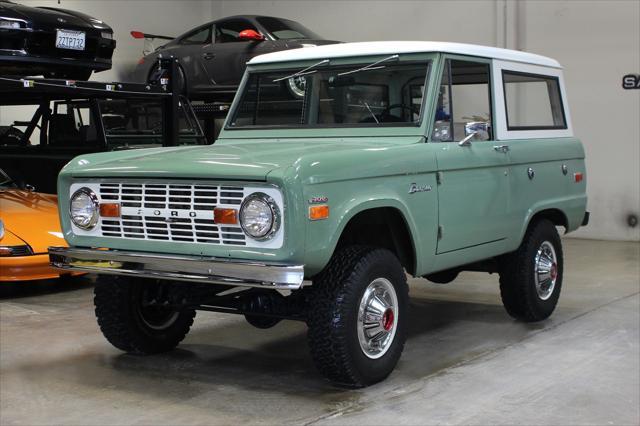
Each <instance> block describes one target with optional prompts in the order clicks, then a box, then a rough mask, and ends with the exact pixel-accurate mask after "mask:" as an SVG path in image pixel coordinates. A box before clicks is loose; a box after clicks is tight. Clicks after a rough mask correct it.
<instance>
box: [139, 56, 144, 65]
mask: <svg viewBox="0 0 640 426" xmlns="http://www.w3.org/2000/svg"><path fill="white" fill-rule="evenodd" d="M142 64H144V56H143V57H142V58H140V59H138V65H142Z"/></svg>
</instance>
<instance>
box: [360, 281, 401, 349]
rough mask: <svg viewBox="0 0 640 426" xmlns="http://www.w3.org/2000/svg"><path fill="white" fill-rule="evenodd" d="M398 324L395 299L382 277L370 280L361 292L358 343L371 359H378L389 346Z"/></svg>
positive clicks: (391, 286) (391, 287)
mask: <svg viewBox="0 0 640 426" xmlns="http://www.w3.org/2000/svg"><path fill="white" fill-rule="evenodd" d="M397 325H398V297H397V296H396V291H395V289H394V288H393V285H392V284H391V282H390V281H389V280H387V279H386V278H377V279H375V280H373V281H372V282H371V283H370V284H369V285H368V286H367V288H366V290H365V291H364V294H363V295H362V298H361V299H360V306H359V309H358V341H359V342H360V348H361V349H362V352H363V353H364V354H365V355H366V356H367V357H368V358H371V359H377V358H380V357H382V356H383V355H384V354H385V353H386V352H387V351H388V350H389V347H391V343H392V342H393V338H394V336H395V334H396V328H397Z"/></svg>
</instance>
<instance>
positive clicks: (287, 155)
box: [64, 140, 371, 181]
mask: <svg viewBox="0 0 640 426" xmlns="http://www.w3.org/2000/svg"><path fill="white" fill-rule="evenodd" d="M367 147H371V144H370V143H366V142H364V141H359V142H354V141H345V140H341V141H339V142H338V141H336V142H331V141H323V142H322V143H318V141H313V142H304V141H299V140H297V141H291V142H289V141H282V140H280V141H273V140H264V141H257V142H246V141H244V142H242V143H231V142H227V143H216V144H214V145H207V146H199V147H181V148H154V149H145V150H132V151H126V152H123V151H120V152H113V151H112V152H109V153H105V154H91V155H87V156H82V157H77V158H75V159H74V160H72V161H71V163H69V164H68V165H67V166H66V167H65V169H64V170H65V171H68V172H70V173H71V175H72V176H83V177H122V178H124V177H127V178H132V177H134V178H135V177H137V176H139V177H143V176H144V177H158V178H164V177H169V176H179V177H181V178H202V177H203V176H206V177H210V178H212V179H224V180H242V181H266V180H267V175H268V174H269V173H270V172H272V171H273V170H275V169H280V168H286V167H288V166H290V165H292V164H294V163H296V162H297V161H298V160H300V159H302V158H303V157H307V156H312V155H320V154H327V153H330V154H331V155H336V153H338V155H340V153H341V152H345V151H348V150H354V149H363V148H367Z"/></svg>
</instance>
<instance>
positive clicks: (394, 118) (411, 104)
mask: <svg viewBox="0 0 640 426" xmlns="http://www.w3.org/2000/svg"><path fill="white" fill-rule="evenodd" d="M387 59H397V57H390V58H386V59H384V60H385V61H386V60H387ZM428 65H429V63H428V62H426V61H425V62H420V63H416V62H412V63H405V64H398V63H397V62H393V61H389V62H382V61H377V62H376V61H372V62H371V63H365V64H358V65H352V66H342V67H331V66H327V65H324V66H323V65H322V63H321V62H319V63H318V64H316V66H314V67H307V68H302V69H297V70H286V71H271V72H256V73H251V74H250V76H249V80H248V82H247V84H246V85H245V87H244V91H243V93H242V97H241V101H240V103H239V105H238V107H237V108H236V109H235V111H234V113H233V114H234V115H233V117H232V118H231V120H229V124H228V128H230V129H239V128H251V127H298V128H299V127H345V126H349V127H371V126H417V125H419V123H420V119H421V116H422V99H423V97H424V87H425V83H426V80H427V72H428V69H429V66H428Z"/></svg>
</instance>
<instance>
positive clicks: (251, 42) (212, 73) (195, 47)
mask: <svg viewBox="0 0 640 426" xmlns="http://www.w3.org/2000/svg"><path fill="white" fill-rule="evenodd" d="M132 34H142V33H139V32H133V33H132ZM149 37H153V36H149ZM332 43H338V42H337V41H330V40H324V39H323V38H322V37H320V36H319V35H317V34H315V33H314V32H313V31H311V30H309V29H308V28H305V27H304V26H303V25H301V24H299V23H298V22H295V21H291V20H289V19H283V18H274V17H269V16H256V15H242V16H231V17H228V18H223V19H219V20H217V21H213V22H209V23H207V24H204V25H201V26H199V27H197V28H194V29H192V30H191V31H188V32H187V33H185V34H183V35H181V36H179V37H177V38H176V39H174V40H172V41H170V42H169V43H167V44H165V45H164V46H162V47H159V48H158V49H156V51H155V52H153V53H151V54H149V55H147V56H145V57H143V58H142V59H140V61H139V63H138V67H137V68H136V70H135V72H134V80H135V81H138V82H149V81H151V82H154V81H156V80H158V78H159V77H161V76H160V75H159V74H161V73H159V72H158V70H157V58H158V55H163V56H164V57H167V56H169V55H173V56H175V57H176V58H178V60H179V63H180V67H179V71H178V73H179V76H178V78H179V87H181V90H182V91H184V92H186V93H188V94H189V97H190V98H192V99H202V98H207V97H209V96H210V95H214V94H215V95H217V96H218V98H217V99H222V98H225V97H227V98H230V97H232V96H233V94H234V93H235V91H236V90H237V88H238V84H239V83H240V79H241V78H242V74H243V73H244V70H245V67H246V63H247V61H249V60H250V59H251V58H253V57H254V56H258V55H262V54H265V53H271V52H276V51H279V50H287V49H297V48H301V47H309V46H318V45H322V44H332Z"/></svg>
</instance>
